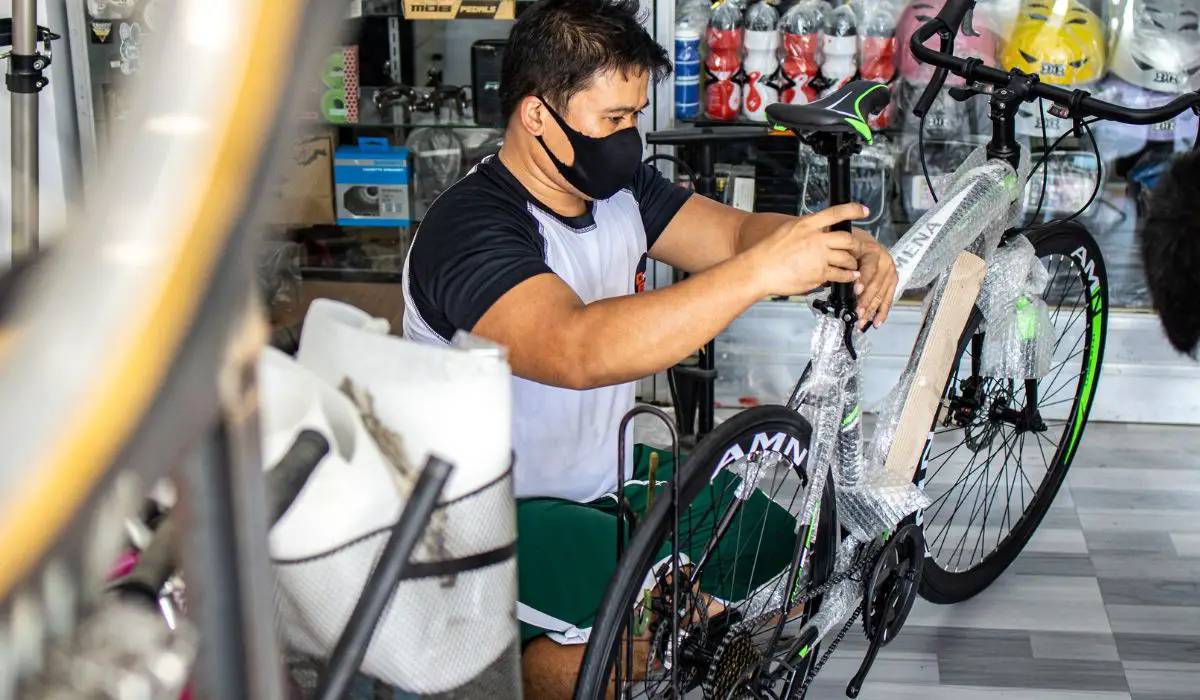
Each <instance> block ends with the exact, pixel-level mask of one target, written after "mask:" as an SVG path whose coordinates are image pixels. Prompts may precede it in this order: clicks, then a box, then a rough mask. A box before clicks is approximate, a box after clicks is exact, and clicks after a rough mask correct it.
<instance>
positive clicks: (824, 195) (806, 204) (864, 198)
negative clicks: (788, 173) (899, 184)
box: [796, 138, 896, 245]
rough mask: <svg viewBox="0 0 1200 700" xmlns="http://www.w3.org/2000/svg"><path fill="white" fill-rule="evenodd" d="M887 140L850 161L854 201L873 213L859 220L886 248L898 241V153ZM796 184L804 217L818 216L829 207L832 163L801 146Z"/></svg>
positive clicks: (878, 142) (878, 141) (859, 225)
mask: <svg viewBox="0 0 1200 700" xmlns="http://www.w3.org/2000/svg"><path fill="white" fill-rule="evenodd" d="M893 148H894V147H893V145H892V144H891V142H889V141H888V140H887V139H884V138H877V139H876V140H875V142H874V143H872V144H871V145H869V146H866V147H864V148H863V150H862V152H861V153H859V154H857V155H855V156H853V157H852V158H851V159H850V170H851V184H850V193H851V198H852V199H853V200H854V201H855V202H859V203H861V204H863V205H864V206H865V207H867V209H869V210H870V211H871V218H869V219H866V220H864V221H855V222H854V225H855V226H857V227H859V228H862V229H865V230H866V231H868V232H869V233H870V234H871V235H872V236H874V237H875V238H876V239H877V240H879V241H880V242H881V243H883V244H884V245H891V244H893V243H895V242H896V233H895V229H894V228H893V226H892V217H891V207H890V206H889V201H890V199H891V192H892V179H893V177H894V174H895V165H896V154H895V152H894V150H893ZM796 184H797V186H799V188H800V214H801V215H802V216H803V215H808V214H815V213H816V212H819V211H821V210H822V209H825V208H826V207H828V206H829V161H828V160H827V159H825V158H824V157H821V156H818V155H817V154H816V153H815V152H814V151H813V150H812V148H810V147H809V146H807V145H805V144H801V145H800V155H799V159H798V161H797V165H796Z"/></svg>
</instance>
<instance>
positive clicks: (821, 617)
mask: <svg viewBox="0 0 1200 700" xmlns="http://www.w3.org/2000/svg"><path fill="white" fill-rule="evenodd" d="M859 546H860V542H859V541H858V540H856V539H854V538H853V537H847V538H845V539H843V540H842V546H841V548H840V550H839V551H838V557H837V559H838V562H839V563H840V564H841V566H842V567H845V566H849V565H850V564H851V563H853V562H854V561H855V559H856V555H857V553H858V548H859ZM842 571H844V569H840V570H839V571H837V572H836V573H842ZM862 598H863V582H862V579H861V577H855V576H850V577H848V578H846V580H844V581H842V582H841V583H839V584H838V585H836V586H834V587H833V590H831V591H829V592H828V593H826V594H825V596H824V597H823V598H822V599H821V609H820V610H819V611H818V612H817V614H816V615H813V617H812V619H811V620H809V622H808V624H809V626H813V627H816V628H817V631H818V632H819V635H818V639H824V638H825V636H826V635H828V634H829V633H830V632H832V631H833V630H834V628H836V627H838V626H839V625H843V624H845V623H846V620H848V619H849V618H850V615H851V614H853V612H854V609H855V608H857V607H858V604H859V603H860V602H861V601H862Z"/></svg>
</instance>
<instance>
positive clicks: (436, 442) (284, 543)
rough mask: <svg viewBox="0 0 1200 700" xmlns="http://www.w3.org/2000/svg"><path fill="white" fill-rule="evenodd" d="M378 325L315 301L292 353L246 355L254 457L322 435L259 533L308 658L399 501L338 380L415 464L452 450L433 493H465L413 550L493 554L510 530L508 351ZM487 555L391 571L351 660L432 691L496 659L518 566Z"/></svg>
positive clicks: (365, 570) (342, 613)
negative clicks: (434, 568)
mask: <svg viewBox="0 0 1200 700" xmlns="http://www.w3.org/2000/svg"><path fill="white" fill-rule="evenodd" d="M386 330H387V324H386V322H379V321H378V320H377V319H372V318H371V317H370V316H369V315H367V314H365V313H363V312H361V311H359V310H358V309H355V308H354V307H351V306H348V305H345V304H338V303H335V302H328V301H324V300H318V301H317V302H314V304H313V306H312V310H310V313H309V316H308V318H306V320H305V324H304V332H303V335H302V339H301V350H300V356H299V358H298V359H297V360H293V359H292V358H290V357H288V356H286V355H284V354H283V353H280V352H278V351H275V350H272V349H266V350H264V353H263V357H262V360H261V362H260V392H261V393H260V395H261V397H262V428H263V430H262V432H263V437H264V462H265V463H266V464H268V465H270V464H274V463H275V462H276V461H278V459H279V458H280V457H282V455H283V454H284V453H285V452H286V451H287V448H288V447H289V446H290V445H291V443H292V441H293V440H294V438H295V436H296V435H297V434H298V433H299V432H300V431H301V430H303V429H304V428H312V429H314V430H318V431H320V432H321V433H322V434H324V435H325V437H326V438H327V439H329V441H330V447H331V451H330V454H329V455H328V456H327V457H326V458H325V459H324V460H323V461H322V463H321V464H320V466H319V467H318V468H317V470H316V471H315V472H314V474H313V477H312V478H311V479H310V481H309V482H308V484H307V485H306V486H305V489H304V490H303V491H302V492H301V494H300V496H299V497H298V498H297V500H296V502H295V504H294V505H293V506H292V508H291V509H289V511H288V513H287V514H286V515H285V516H284V518H283V519H281V520H280V522H279V523H278V524H277V525H276V527H275V528H274V529H273V530H272V532H271V553H272V558H273V559H274V560H275V561H274V563H275V569H276V572H277V582H278V583H277V586H278V592H279V596H280V598H281V605H280V608H281V611H282V614H283V616H284V620H283V622H284V624H283V630H284V634H285V637H286V640H287V643H288V645H289V647H290V648H292V649H293V650H296V651H299V652H302V653H306V654H309V655H312V656H315V657H318V658H327V657H328V655H329V654H330V653H331V652H332V650H333V647H334V645H335V644H336V642H337V638H338V636H339V635H340V633H341V631H342V630H343V629H344V627H345V624H346V622H347V621H348V620H349V617H350V613H351V611H352V610H353V607H354V605H355V603H356V602H357V599H358V595H359V593H360V592H361V590H362V587H363V585H364V584H365V582H366V579H367V577H368V576H369V574H370V571H371V570H372V568H373V567H374V563H375V561H376V560H377V558H378V556H379V553H380V551H381V549H382V546H383V544H384V542H385V540H386V528H389V527H390V526H391V525H392V524H393V523H394V522H395V520H396V518H397V517H398V514H399V512H400V510H401V509H402V507H403V502H402V501H403V499H402V497H401V495H400V491H399V489H398V487H397V484H396V481H395V478H394V473H395V470H394V468H393V467H392V465H391V464H389V463H388V462H387V460H386V458H385V457H384V456H383V455H382V452H381V451H380V449H379V447H378V445H377V444H376V443H375V440H374V439H373V438H372V437H371V435H370V434H369V433H368V432H367V430H366V428H365V426H364V423H363V421H362V418H361V416H360V415H359V413H358V411H357V408H356V407H355V405H354V402H353V401H351V400H350V399H349V398H348V397H346V396H344V395H343V394H342V393H341V392H340V391H339V390H338V389H337V388H336V387H338V386H339V385H340V384H341V382H342V379H343V378H345V377H347V376H348V377H350V379H351V380H352V381H353V382H354V383H355V384H356V386H358V387H359V388H362V389H366V390H367V391H368V392H369V393H370V395H371V397H372V399H373V401H374V406H375V413H376V416H377V417H378V418H379V419H380V420H381V421H382V422H383V424H384V426H385V427H386V428H388V429H389V430H391V431H394V432H396V433H398V434H399V435H400V436H401V438H402V439H403V441H404V447H405V451H406V452H407V453H408V457H409V459H410V461H411V462H412V463H413V464H414V465H416V466H417V467H418V468H419V467H420V466H421V465H423V464H424V461H425V455H426V454H428V453H429V452H431V451H432V452H433V453H435V454H438V455H439V456H442V457H443V458H445V459H448V460H450V461H452V462H453V463H455V466H456V469H455V476H454V477H453V478H452V480H451V483H450V484H448V487H449V488H448V490H447V492H445V493H443V499H442V500H443V503H445V502H446V501H447V500H450V499H454V498H457V497H460V496H465V498H462V500H460V501H458V502H456V503H454V504H449V505H444V506H442V507H441V508H440V509H439V515H438V516H435V520H437V525H436V527H437V528H439V530H438V533H437V537H436V539H437V540H438V541H439V542H440V543H441V549H440V550H439V549H437V548H431V547H429V546H427V545H428V541H426V542H424V543H423V544H422V546H421V547H419V548H418V551H417V552H416V553H414V559H416V560H418V561H421V562H436V561H444V560H445V559H444V558H448V559H450V560H454V559H460V558H463V557H470V556H472V555H476V554H480V553H487V552H495V551H501V550H503V549H504V548H505V547H511V545H512V543H513V542H514V541H515V538H516V522H515V520H516V518H515V512H514V509H513V502H512V486H511V478H510V477H505V478H502V477H504V475H505V474H506V472H507V471H508V467H509V452H510V444H511V439H510V437H509V430H510V428H509V426H510V422H511V418H510V414H511V398H510V391H511V390H510V375H509V371H508V366H507V364H506V363H505V362H503V361H502V360H499V359H498V358H481V357H479V356H478V355H476V354H471V353H467V352H464V351H461V350H456V349H451V348H425V347H423V346H415V344H413V343H411V342H407V341H401V340H400V339H398V338H392V337H389V336H386V335H383V333H386ZM427 351H428V352H427ZM464 404H468V405H464ZM501 455H502V456H501ZM464 467H465V468H464ZM480 489H482V491H480ZM475 492H479V493H475ZM472 494H474V495H472ZM372 533H374V534H372ZM439 552H440V554H439ZM443 557H444V558H443ZM492 561H494V562H496V563H494V564H490V565H488V566H484V567H481V568H476V569H472V570H466V571H463V572H462V573H458V574H456V575H453V576H436V577H435V576H430V577H426V578H421V579H417V580H408V581H405V582H403V583H401V585H400V586H399V587H398V589H397V590H396V593H395V595H394V596H393V599H392V602H391V604H390V605H389V606H388V608H387V610H386V611H385V613H384V615H383V617H382V619H381V620H380V622H379V626H378V628H377V630H376V633H375V636H374V637H373V640H372V643H371V647H370V649H369V650H368V652H367V656H366V658H365V660H364V662H363V666H362V671H363V672H364V673H367V674H368V675H371V676H374V677H376V678H379V679H380V680H383V681H385V682H387V683H390V684H392V685H395V686H397V687H399V688H403V689H405V690H409V691H411V692H417V693H421V694H432V693H441V692H445V691H449V690H453V689H454V688H458V687H461V686H463V685H464V684H466V683H467V682H469V681H470V680H471V679H472V678H474V677H475V676H477V675H478V674H479V673H480V672H481V671H483V670H484V669H485V668H487V667H488V666H489V665H490V664H491V663H493V662H494V661H495V660H496V659H497V658H499V656H500V654H502V653H503V652H504V651H505V650H506V649H508V648H510V646H511V645H512V644H513V643H514V642H515V640H516V638H517V629H516V621H515V613H514V608H515V600H516V572H515V562H514V560H513V559H512V557H511V555H508V556H507V558H504V559H502V560H497V559H496V558H495V557H493V558H492Z"/></svg>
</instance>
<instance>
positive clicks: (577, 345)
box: [404, 0, 896, 698]
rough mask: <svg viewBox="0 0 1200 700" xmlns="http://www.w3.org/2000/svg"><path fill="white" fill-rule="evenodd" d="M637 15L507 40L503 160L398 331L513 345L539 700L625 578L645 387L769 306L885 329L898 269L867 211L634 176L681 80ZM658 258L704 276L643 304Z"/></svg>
mask: <svg viewBox="0 0 1200 700" xmlns="http://www.w3.org/2000/svg"><path fill="white" fill-rule="evenodd" d="M637 11H638V3H637V0H616V1H615V2H609V1H607V0H542V1H541V2H538V3H537V4H535V5H533V6H532V7H530V8H528V9H527V10H526V11H525V12H524V13H523V14H522V17H521V19H520V20H519V21H518V22H517V23H516V25H515V26H514V28H513V30H512V34H511V36H510V37H509V41H508V46H507V50H506V53H505V57H504V65H503V69H502V74H501V83H500V99H501V103H502V107H503V110H504V114H505V115H506V117H507V118H508V123H507V131H506V133H505V141H504V147H503V148H502V149H501V151H500V153H499V154H498V156H497V157H494V158H491V159H488V160H486V161H485V162H483V163H481V164H480V165H479V166H478V167H477V168H475V169H474V170H473V171H472V172H471V173H469V174H468V175H467V176H466V177H464V178H463V179H462V180H460V181H459V182H458V183H457V184H455V185H454V186H453V187H451V188H450V189H448V190H447V191H446V192H445V193H443V194H442V196H441V197H440V198H439V199H438V200H437V201H436V202H435V203H434V204H433V206H432V207H431V208H430V210H429V212H428V214H427V216H426V217H425V219H424V221H423V222H422V224H421V227H420V230H419V232H418V234H417V236H416V238H415V239H414V241H413V246H412V250H411V252H410V253H409V257H408V260H407V262H406V265H405V279H404V286H405V295H406V299H405V301H406V309H405V316H404V333H405V335H406V336H407V337H409V338H411V339H414V340H418V341H424V342H430V343H447V342H449V340H450V338H451V337H452V336H453V334H454V333H455V332H456V331H458V330H467V331H471V332H473V333H475V334H478V335H480V336H483V337H485V338H489V339H491V340H494V341H497V342H499V343H502V344H504V345H505V346H507V347H508V351H509V361H510V362H511V364H512V369H513V373H514V374H515V375H516V377H517V378H516V379H514V383H513V400H514V406H513V410H514V421H513V445H514V449H515V451H516V463H515V470H516V495H517V498H518V528H517V529H518V555H517V559H518V571H519V576H520V581H519V594H518V598H519V600H520V605H519V607H518V613H519V617H520V618H521V622H522V625H521V636H522V642H523V644H524V653H523V660H522V665H523V672H524V676H525V687H526V695H527V697H532V698H547V697H553V698H559V697H569V696H570V694H571V689H572V687H573V685H574V680H575V676H576V675H577V672H578V668H579V664H580V661H581V659H582V655H583V646H582V645H581V644H579V643H580V642H584V641H586V638H587V632H588V629H589V628H590V626H591V621H592V618H593V617H594V615H595V611H596V609H597V607H598V606H599V602H600V597H601V595H602V594H603V591H604V588H605V586H606V585H607V583H608V579H609V577H610V576H611V573H612V570H613V566H614V563H615V562H614V561H613V559H614V557H615V554H614V549H615V521H614V519H613V517H612V515H611V510H608V511H605V510H604V509H603V508H602V507H601V506H600V505H597V504H598V502H599V501H602V500H603V499H604V498H605V497H606V496H607V497H610V499H609V501H608V503H609V504H610V505H611V503H612V500H611V496H612V494H613V493H614V492H615V491H616V489H617V487H618V484H617V479H616V475H615V471H616V464H615V461H616V453H617V426H618V422H619V421H620V419H621V417H622V415H623V414H624V413H625V412H626V411H628V410H629V409H630V408H632V406H633V403H634V382H635V381H636V380H638V379H640V378H642V377H645V376H647V375H651V374H654V373H656V372H660V371H663V370H666V369H667V368H669V367H672V366H673V365H674V364H676V363H677V362H678V361H680V360H681V359H683V358H685V357H686V356H688V355H689V354H690V353H691V352H692V351H693V350H694V349H695V348H697V347H700V346H702V345H703V344H704V343H705V342H706V341H708V340H709V339H710V338H712V337H714V336H715V335H717V334H718V333H719V332H720V331H721V330H722V329H723V328H725V326H727V325H728V324H729V323H730V322H731V321H733V320H734V319H735V318H736V317H737V316H738V315H739V314H741V313H742V312H744V311H745V310H746V309H748V308H749V307H750V306H751V305H753V304H754V303H755V302H757V301H759V300H761V299H763V298H764V297H766V296H768V295H772V294H783V295H788V294H797V293H803V292H808V291H810V290H813V289H815V288H817V287H819V286H821V285H822V284H824V283H826V282H831V281H832V282H854V283H856V287H857V291H858V294H859V298H860V299H862V305H861V308H860V309H859V310H858V311H859V316H860V317H861V318H862V319H864V323H866V322H873V323H874V324H875V325H879V324H880V323H882V322H883V320H884V319H885V318H886V317H887V313H888V309H889V307H890V305H891V300H892V294H893V291H894V289H895V284H896V275H895V267H894V265H893V264H892V261H891V258H890V257H889V256H888V254H887V252H886V250H884V249H883V248H882V247H881V246H879V245H878V244H876V243H875V242H874V241H872V240H871V239H870V237H869V236H867V235H865V234H863V233H861V232H858V233H857V234H855V235H851V234H847V233H831V232H829V231H828V228H829V227H830V226H832V225H834V224H837V223H839V222H842V221H847V220H855V219H863V218H865V217H866V216H867V215H868V212H867V211H866V210H865V208H864V207H862V206H860V205H858V204H851V205H845V206H840V207H834V208H831V209H829V210H827V211H824V212H821V213H819V214H816V215H813V216H811V217H806V218H801V219H796V218H794V217H788V216H782V215H776V214H747V213H745V212H742V211H739V210H736V209H733V208H730V207H727V206H724V205H722V204H719V203H717V202H714V201H711V200H709V199H707V198H703V197H698V196H691V193H690V192H689V191H687V190H685V189H682V188H680V187H677V186H675V185H672V184H671V183H669V182H667V181H666V180H665V179H664V178H663V177H661V176H660V175H659V174H658V173H657V171H655V170H654V169H653V168H652V167H650V166H646V165H642V164H641V163H640V160H641V157H642V141H641V138H640V136H639V133H638V131H637V119H638V115H639V114H640V113H641V111H642V110H643V109H644V108H645V107H646V105H647V88H648V86H649V83H650V81H651V80H656V81H657V80H660V79H662V78H663V77H665V76H666V75H667V74H668V73H669V72H670V62H669V60H668V58H667V55H666V52H665V51H664V50H663V49H662V47H660V46H659V45H658V44H656V43H655V42H654V40H653V39H652V38H651V37H650V36H649V35H648V34H647V33H646V32H645V31H644V30H643V29H642V27H641V24H640V23H639V19H638V15H637ZM647 253H648V254H649V257H650V258H652V259H654V260H659V261H662V262H665V263H667V264H669V265H671V266H673V267H676V268H679V269H682V270H685V271H687V272H689V273H691V276H690V277H689V278H688V279H686V280H684V281H683V282H680V283H677V284H674V285H671V286H670V287H668V288H666V289H660V290H655V291H649V292H644V293H635V291H640V290H636V289H635V278H636V277H637V276H638V274H639V272H640V271H641V270H644V265H645V258H646V255H647Z"/></svg>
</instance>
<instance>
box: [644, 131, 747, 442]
mask: <svg viewBox="0 0 1200 700" xmlns="http://www.w3.org/2000/svg"><path fill="white" fill-rule="evenodd" d="M769 135H770V132H769V131H767V130H766V128H764V127H761V126H695V127H690V128H685V129H671V130H669V131H655V132H653V133H649V134H646V144H647V145H650V146H684V147H687V148H689V149H691V150H692V151H693V152H694V153H695V154H696V159H695V164H696V167H694V168H693V167H691V165H689V164H688V162H687V161H686V160H684V159H682V158H679V157H676V156H668V155H664V154H659V155H653V156H650V157H649V158H647V159H646V162H653V161H655V160H667V161H670V162H672V163H674V164H675V165H676V166H677V167H679V168H680V170H682V171H683V172H684V173H686V174H687V175H688V176H689V177H690V178H691V180H692V187H693V188H694V189H695V191H696V193H697V194H700V195H703V196H705V197H708V198H710V199H716V198H717V194H718V192H717V176H716V167H715V164H716V158H717V147H718V146H719V145H722V144H729V143H740V142H749V141H754V140H756V139H760V138H763V137H766V136H769ZM676 275H677V277H678V279H683V278H684V277H686V276H687V275H686V274H684V273H680V272H678V271H677V272H676ZM668 371H669V373H670V376H671V381H672V382H673V383H674V386H675V391H674V393H675V395H674V396H673V397H672V399H673V400H674V402H675V422H676V424H677V426H678V428H679V439H680V444H681V445H682V446H683V448H684V449H685V450H687V449H691V448H692V447H695V445H696V443H697V442H699V441H700V440H701V438H703V437H704V436H705V435H707V434H709V433H711V432H712V429H713V422H714V411H713V402H714V401H715V400H716V397H715V395H714V386H715V384H716V380H717V366H716V352H715V344H714V342H713V341H712V340H710V341H708V342H707V343H705V344H704V347H703V348H701V349H700V351H699V353H698V357H697V356H693V357H691V358H688V359H686V360H684V361H683V362H680V363H679V364H677V365H675V366H674V367H672V368H671V369H670V370H668Z"/></svg>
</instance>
